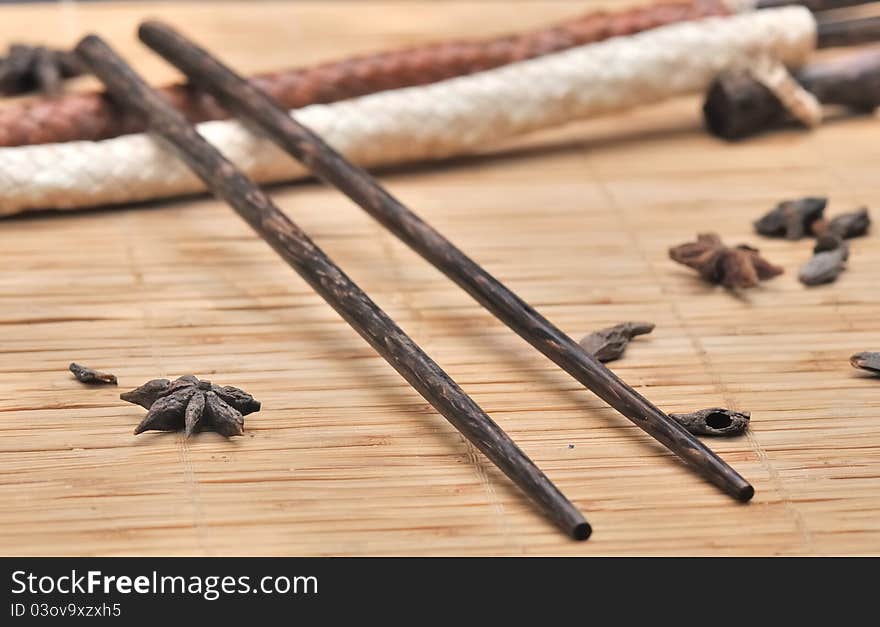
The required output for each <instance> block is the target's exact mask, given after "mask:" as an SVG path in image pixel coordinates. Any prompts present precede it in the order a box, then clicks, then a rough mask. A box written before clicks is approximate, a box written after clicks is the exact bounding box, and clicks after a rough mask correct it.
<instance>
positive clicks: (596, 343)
mask: <svg viewBox="0 0 880 627" xmlns="http://www.w3.org/2000/svg"><path fill="white" fill-rule="evenodd" d="M653 330H654V324H653V323H651V322H622V323H620V324H617V325H615V326H613V327H608V328H607V329H601V330H599V331H594V332H593V333H590V334H589V335H587V336H585V337H584V338H583V339H581V341H580V345H581V347H583V349H584V350H585V351H587V352H588V353H590V354H591V355H592V356H593V357H595V358H596V359H598V360H599V361H602V362H606V361H614V360H615V359H619V358H620V357H621V356H622V355H623V353H624V352H625V351H626V347H627V345H628V344H629V342H630V340H631V339H633V338H634V337H636V336H637V335H645V334H647V333H650V332H651V331H653Z"/></svg>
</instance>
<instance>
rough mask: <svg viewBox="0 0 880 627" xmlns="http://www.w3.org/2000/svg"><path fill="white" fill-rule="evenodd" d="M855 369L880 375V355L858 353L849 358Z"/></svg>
mask: <svg viewBox="0 0 880 627" xmlns="http://www.w3.org/2000/svg"><path fill="white" fill-rule="evenodd" d="M849 363H850V364H852V367H853V368H861V369H862V370H867V371H868V372H873V373H874V374H880V353H856V354H855V355H853V356H852V357H850V358H849Z"/></svg>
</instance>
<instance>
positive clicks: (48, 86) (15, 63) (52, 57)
mask: <svg viewBox="0 0 880 627" xmlns="http://www.w3.org/2000/svg"><path fill="white" fill-rule="evenodd" d="M84 73H85V68H84V67H83V65H82V64H81V63H80V61H79V59H78V58H77V56H76V55H75V54H74V53H73V52H69V51H67V50H52V49H50V48H46V47H45V46H27V45H23V44H12V45H11V46H9V53H8V54H7V56H5V57H0V95H5V96H12V95H16V94H24V93H27V92H30V91H40V92H42V93H44V94H46V95H50V96H51V95H55V94H57V93H58V92H59V91H60V90H61V84H62V82H63V80H64V79H65V78H72V77H74V76H79V75H80V74H84Z"/></svg>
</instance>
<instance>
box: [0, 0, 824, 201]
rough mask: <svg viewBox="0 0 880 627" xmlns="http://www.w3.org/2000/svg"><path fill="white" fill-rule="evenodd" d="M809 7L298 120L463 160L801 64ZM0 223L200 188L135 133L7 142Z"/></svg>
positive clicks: (353, 146) (226, 130)
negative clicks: (568, 125)
mask: <svg viewBox="0 0 880 627" xmlns="http://www.w3.org/2000/svg"><path fill="white" fill-rule="evenodd" d="M816 36H817V32H816V22H815V19H814V18H813V16H812V14H811V13H810V12H809V11H807V10H806V9H803V8H800V7H791V8H784V9H771V10H766V11H757V12H749V13H743V14H741V15H735V16H731V17H716V18H709V19H706V20H701V21H697V22H684V23H679V24H673V25H670V26H665V27H661V28H658V29H655V30H651V31H647V32H643V33H640V34H637V35H633V36H631V37H618V38H614V39H610V40H608V41H605V42H601V43H597V44H591V45H587V46H581V47H578V48H574V49H571V50H567V51H564V52H558V53H554V54H551V55H547V56H544V57H540V58H536V59H532V60H529V61H523V62H520V63H514V64H510V65H506V66H503V67H500V68H496V69H493V70H489V71H485V72H480V73H477V74H472V75H470V76H463V77H458V78H453V79H449V80H446V81H442V82H439V83H434V84H432V85H426V86H421V87H409V88H403V89H398V90H392V91H385V92H380V93H377V94H372V95H368V96H362V97H360V98H356V99H352V100H347V101H343V102H337V103H333V104H325V105H312V106H309V107H306V108H304V109H300V110H297V111H296V112H295V115H296V118H297V119H298V120H299V121H300V122H302V123H303V124H305V125H306V126H308V127H310V128H312V129H313V130H314V131H316V132H317V133H318V134H319V135H322V136H323V137H324V138H325V139H326V140H327V141H328V142H329V143H330V144H331V145H332V146H334V147H335V148H336V149H337V150H339V151H340V152H342V153H343V154H345V155H346V156H347V157H349V158H350V159H352V160H353V161H355V162H356V163H358V164H361V165H364V166H377V165H389V164H397V163H405V162H413V161H423V160H431V159H440V158H444V157H449V156H452V155H458V154H466V153H470V152H474V151H477V150H480V149H484V148H486V147H487V146H491V145H492V144H493V143H494V142H497V141H499V140H502V139H505V138H510V137H514V136H517V135H520V134H523V133H527V132H530V131H534V130H537V129H541V128H546V127H550V126H554V125H558V124H562V123H565V122H569V121H571V120H574V119H578V118H583V117H587V116H593V115H599V114H603V113H608V112H612V111H617V110H620V109H625V108H628V107H633V106H637V105H642V104H648V103H653V102H657V101H660V100H663V99H666V98H670V97H674V96H678V95H681V94H688V93H694V92H701V91H703V90H705V89H706V88H707V87H708V85H709V84H710V83H711V81H712V79H713V78H715V76H716V75H717V74H718V73H719V72H721V71H722V70H724V69H725V68H728V67H731V66H735V65H742V64H744V63H745V62H747V61H748V60H750V59H756V58H761V57H765V56H766V57H769V58H773V59H776V60H778V61H779V62H781V63H784V64H785V65H787V66H799V65H800V64H802V63H803V62H804V61H805V60H806V58H807V56H808V55H809V53H810V52H812V51H813V50H814V49H815V46H816ZM199 130H200V131H201V132H202V133H203V134H204V135H205V137H206V138H207V139H208V140H209V141H210V142H211V143H213V144H214V145H215V146H216V147H217V148H218V149H220V151H221V152H223V153H224V154H225V155H226V156H227V157H228V158H229V159H230V160H232V161H233V162H235V163H236V164H237V165H238V166H239V167H241V168H242V169H243V170H244V171H245V172H246V173H247V174H248V175H249V176H250V177H252V178H254V179H256V180H257V181H260V182H264V183H265V182H274V181H283V180H291V179H295V178H297V177H303V176H305V175H306V173H305V171H304V170H303V168H302V167H301V166H300V165H299V164H297V163H295V162H294V161H293V160H292V159H291V158H290V157H289V156H287V155H285V154H284V153H282V152H281V151H280V150H279V149H277V148H276V147H275V146H273V145H272V144H271V142H269V141H268V140H265V139H262V138H261V137H260V136H258V135H256V134H254V133H252V132H250V131H249V130H247V129H246V128H245V127H244V126H243V125H241V124H239V123H238V122H236V121H233V120H229V121H212V122H205V123H203V124H201V125H200V126H199ZM0 189H2V190H3V193H2V194H0V215H2V214H7V215H8V214H12V213H17V212H20V211H24V210H27V209H43V208H58V209H63V208H76V207H89V206H97V205H105V204H115V203H125V202H132V201H141V200H148V199H155V198H165V197H170V196H175V195H180V194H185V193H192V192H196V191H199V190H203V189H204V188H203V186H202V184H201V182H200V181H199V180H198V179H197V178H196V177H195V176H194V175H193V174H192V173H191V172H190V171H189V170H188V169H187V168H186V167H185V166H184V165H183V164H182V163H181V162H180V161H179V160H177V159H175V158H174V156H173V154H172V153H170V152H169V151H168V150H167V149H166V147H165V146H164V145H163V144H162V143H161V142H160V141H159V140H156V139H154V138H152V137H150V136H148V135H145V134H133V135H126V136H122V137H117V138H113V139H107V140H103V141H99V142H66V143H59V144H44V145H36V146H21V147H17V148H0Z"/></svg>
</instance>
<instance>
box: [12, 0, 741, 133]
mask: <svg viewBox="0 0 880 627" xmlns="http://www.w3.org/2000/svg"><path fill="white" fill-rule="evenodd" d="M727 13H729V10H728V9H727V7H726V5H725V4H724V1H723V0H692V1H690V2H681V1H678V2H665V3H661V4H657V5H653V6H647V7H639V8H635V9H630V10H627V11H620V12H611V13H608V12H594V13H589V14H587V15H584V16H581V17H578V18H574V19H571V20H569V21H566V22H564V23H561V24H557V25H555V26H551V27H547V28H543V29H540V30H536V31H532V32H528V33H523V34H520V35H508V36H504V37H499V38H495V39H490V40H486V41H449V42H438V43H433V44H427V45H423V46H416V47H412V48H408V49H405V50H393V51H389V52H379V53H376V54H371V55H366V56H361V57H354V58H350V59H344V60H342V61H334V62H330V63H324V64H321V65H317V66H314V67H308V68H301V69H293V70H286V71H282V72H275V73H272V74H262V75H259V76H257V77H255V79H254V81H255V82H256V83H257V84H258V85H260V87H262V88H263V89H265V90H267V91H268V92H269V93H270V94H271V95H272V96H274V97H275V98H276V99H277V100H278V101H279V102H280V103H281V104H282V105H283V106H285V107H287V108H289V109H297V108H300V107H304V106H306V105H310V104H315V103H327V102H335V101H337V100H345V99H347V98H354V97H357V96H362V95H365V94H370V93H374V92H377V91H384V90H387V89H396V88H400V87H409V86H413V85H423V84H427V83H433V82H437V81H441V80H444V79H447V78H452V77H455V76H461V75H464V74H471V73H473V72H479V71H481V70H487V69H490V68H494V67H498V66H501V65H505V64H507V63H513V62H516V61H522V60H524V59H530V58H533V57H538V56H541V55H545V54H549V53H551V52H557V51H559V50H564V49H566V48H571V47H574V46H580V45H584V44H588V43H593V42H597V41H602V40H604V39H608V38H610V37H615V36H620V35H631V34H634V33H638V32H641V31H644V30H648V29H651V28H656V27H658V26H664V25H667V24H672V23H675V22H682V21H685V20H694V19H700V18H703V17H708V16H712V15H725V14H727ZM162 91H163V93H164V94H165V95H166V96H167V97H168V98H169V99H170V100H171V102H172V103H173V104H174V106H175V107H177V108H178V109H180V110H181V111H183V112H184V113H185V114H186V116H187V117H188V118H189V119H190V120H191V121H193V122H204V121H206V120H219V119H223V118H226V117H228V115H227V114H226V112H225V111H224V110H223V109H222V108H221V107H220V106H219V105H218V104H217V102H216V101H214V99H213V98H211V97H210V96H208V95H206V94H204V93H202V92H200V91H198V90H196V89H194V88H192V87H189V86H187V85H172V86H170V87H166V88H164V89H163V90H162ZM143 130H144V125H143V123H142V122H141V120H140V119H139V118H138V117H136V116H133V115H130V114H127V113H124V112H123V111H121V110H119V109H117V108H116V107H115V106H114V105H113V104H112V103H111V102H110V101H109V100H108V99H107V98H106V96H104V94H103V93H100V92H94V93H86V94H67V95H63V96H61V97H58V98H54V99H41V100H35V101H30V102H24V103H14V104H11V105H8V106H5V107H0V146H22V145H27V144H47V143H54V142H65V141H74V140H99V139H107V138H110V137H116V136H119V135H126V134H130V133H138V132H141V131H143Z"/></svg>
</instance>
